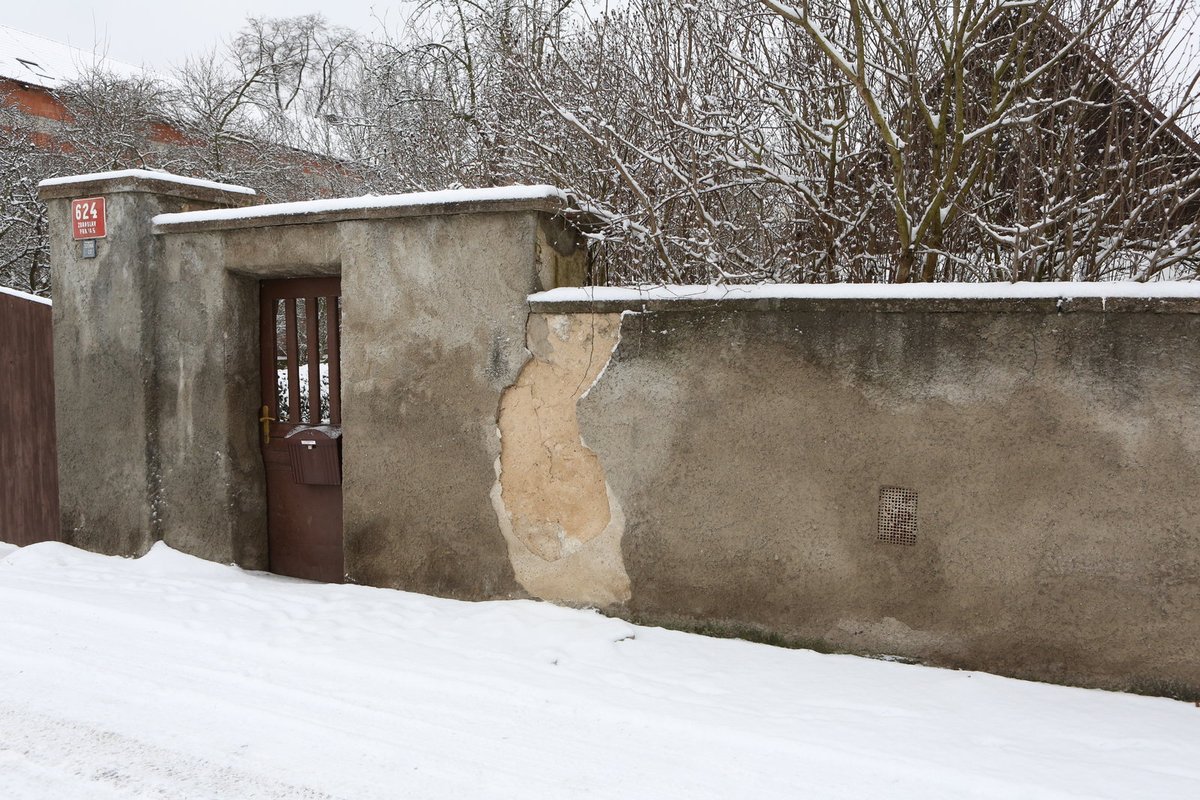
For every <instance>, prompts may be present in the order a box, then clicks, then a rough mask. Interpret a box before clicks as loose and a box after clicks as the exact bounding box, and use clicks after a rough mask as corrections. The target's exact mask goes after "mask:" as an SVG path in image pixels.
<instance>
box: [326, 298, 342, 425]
mask: <svg viewBox="0 0 1200 800" xmlns="http://www.w3.org/2000/svg"><path fill="white" fill-rule="evenodd" d="M341 302H342V301H341V298H339V297H326V298H325V341H326V349H327V351H328V352H327V354H326V355H327V358H328V359H329V421H330V422H331V423H332V424H334V425H341V424H342V367H341V363H342V354H341V352H340V350H341V321H342V319H341V318H342V314H341Z"/></svg>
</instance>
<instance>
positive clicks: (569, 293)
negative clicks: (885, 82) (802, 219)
mask: <svg viewBox="0 0 1200 800" xmlns="http://www.w3.org/2000/svg"><path fill="white" fill-rule="evenodd" d="M1074 298H1099V299H1102V300H1103V299H1117V298H1146V299H1171V298H1182V299H1186V298H1200V281H1157V282H1153V283H1135V282H1132V281H1110V282H1079V283H1071V282H1051V281H1047V282H1022V283H906V284H893V283H826V284H811V283H803V284H795V283H782V284H761V285H755V286H639V287H628V288H626V287H610V286H585V287H579V288H563V289H552V290H550V291H547V292H538V293H536V294H532V295H530V296H529V302H530V303H531V304H532V305H534V306H545V305H556V306H557V305H561V304H570V303H581V304H596V303H606V304H625V305H629V306H636V305H640V304H643V303H655V304H659V303H669V302H675V301H683V302H696V301H700V302H716V301H721V300H783V299H801V300H1027V299H1038V300H1066V299H1074Z"/></svg>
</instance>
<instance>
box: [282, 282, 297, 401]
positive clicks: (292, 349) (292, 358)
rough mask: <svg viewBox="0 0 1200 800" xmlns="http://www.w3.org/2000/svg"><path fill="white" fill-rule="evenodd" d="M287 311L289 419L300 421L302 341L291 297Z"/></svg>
mask: <svg viewBox="0 0 1200 800" xmlns="http://www.w3.org/2000/svg"><path fill="white" fill-rule="evenodd" d="M284 302H285V303H286V304H287V305H286V308H287V311H286V313H285V314H284V318H285V319H286V320H287V374H288V421H290V422H292V423H297V422H300V421H301V420H300V342H299V341H298V340H297V332H296V301H295V299H294V298H291V297H289V298H288V299H287V300H286V301H284Z"/></svg>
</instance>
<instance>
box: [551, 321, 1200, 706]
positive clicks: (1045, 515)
mask: <svg viewBox="0 0 1200 800" xmlns="http://www.w3.org/2000/svg"><path fill="white" fill-rule="evenodd" d="M860 308H861V306H860ZM946 309H947V311H946V313H936V312H928V313H876V312H872V311H869V310H867V311H856V308H855V303H854V302H853V301H848V302H845V303H843V304H841V305H839V306H838V307H837V308H834V309H831V308H822V309H821V310H819V311H804V310H803V309H796V310H774V311H761V312H755V311H745V310H741V311H737V312H729V311H723V310H722V309H721V307H720V304H717V305H716V306H713V307H711V308H710V309H708V310H691V311H681V312H672V311H665V312H648V313H641V314H629V315H627V316H626V317H625V318H624V321H623V324H622V326H621V331H620V344H619V345H618V347H617V349H616V351H615V353H614V354H613V357H612V361H611V363H610V364H609V365H608V368H607V371H606V372H605V373H604V375H603V376H602V377H601V378H600V380H599V381H598V382H597V384H596V385H595V387H593V388H592V390H591V392H590V393H589V394H588V396H587V397H586V398H585V399H584V400H582V401H581V402H580V403H579V419H580V427H581V429H582V434H583V439H584V440H585V441H586V442H587V443H588V444H589V445H590V446H591V448H592V449H593V450H594V451H595V452H596V453H597V454H598V456H599V458H600V460H601V461H602V462H603V465H604V472H605V475H606V478H607V481H608V483H609V485H610V486H611V490H612V492H613V494H614V495H615V496H616V497H617V498H618V499H619V501H620V505H621V506H622V507H623V509H624V516H625V532H624V536H623V538H622V549H623V557H624V564H625V566H626V569H627V570H628V573H629V577H630V579H631V581H632V597H631V599H630V600H629V602H628V604H627V605H626V606H625V608H626V610H627V611H628V612H631V613H636V614H639V615H642V616H645V617H659V618H664V619H676V620H687V619H692V620H705V619H716V620H723V621H728V622H732V623H734V624H735V625H736V624H745V625H750V626H755V627H762V628H767V629H770V630H773V631H777V632H780V633H783V634H787V635H790V636H795V637H802V638H810V639H816V640H821V641H823V642H825V643H827V644H829V645H832V646H834V647H837V648H843V649H848V650H852V651H860V652H873V653H891V654H898V655H903V656H910V657H914V658H919V659H925V660H928V661H931V662H935V663H941V664H949V665H962V666H969V667H972V668H980V669H987V670H992V671H996V672H1000V673H1007V674H1015V675H1025V676H1030V677H1038V678H1043V679H1057V680H1067V681H1072V682H1082V683H1086V684H1094V685H1104V686H1125V687H1127V686H1134V685H1142V686H1147V685H1149V686H1153V685H1161V683H1162V682H1170V681H1175V682H1182V683H1184V684H1190V685H1192V686H1196V685H1200V533H1198V530H1200V524H1198V523H1197V520H1198V519H1200V494H1198V493H1197V492H1196V485H1197V479H1198V478H1200V425H1198V424H1197V423H1196V418H1195V403H1196V398H1197V397H1200V362H1198V359H1197V358H1196V355H1195V353H1196V345H1197V343H1198V342H1200V316H1197V315H1195V314H1189V313H1171V314H1155V313H1142V312H1129V313H1107V314H1106V313H1074V314H1056V313H1053V311H1050V312H1049V313H1045V312H1040V311H1038V312H1028V313H1026V312H1013V313H985V312H979V311H972V312H970V313H954V312H953V304H950V306H947V307H946ZM578 316H579V317H580V318H581V319H585V318H587V317H588V315H585V314H580V315H578ZM532 327H533V325H532V323H531V328H532ZM885 486H894V487H903V488H908V489H912V490H915V491H916V492H918V495H919V501H918V514H917V521H918V533H917V541H916V544H915V545H914V546H903V545H896V544H890V543H886V542H882V541H878V539H877V536H876V532H877V527H876V514H877V509H878V501H879V491H880V488H881V487H885Z"/></svg>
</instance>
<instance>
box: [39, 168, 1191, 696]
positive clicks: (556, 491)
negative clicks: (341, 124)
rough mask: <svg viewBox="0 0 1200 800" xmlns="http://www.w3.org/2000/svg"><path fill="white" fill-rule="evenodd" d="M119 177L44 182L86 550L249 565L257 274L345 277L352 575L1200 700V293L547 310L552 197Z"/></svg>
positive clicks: (255, 509)
mask: <svg viewBox="0 0 1200 800" xmlns="http://www.w3.org/2000/svg"><path fill="white" fill-rule="evenodd" d="M106 181H107V182H105V181H100V182H97V181H96V180H91V181H90V182H89V180H87V179H78V180H77V181H76V183H74V184H68V185H59V186H56V187H50V188H49V189H48V190H47V196H48V199H49V201H50V210H51V225H52V254H53V259H54V269H55V286H56V293H57V297H56V303H55V307H54V311H55V349H56V353H57V357H56V364H57V367H56V370H57V371H56V384H57V389H58V401H57V409H58V422H59V425H58V430H59V453H60V470H59V471H60V480H61V483H62V520H63V527H64V534H65V538H66V539H67V540H68V541H70V542H72V543H74V544H77V545H80V546H84V547H88V548H89V549H93V550H99V551H102V552H112V553H122V554H129V555H133V554H138V553H140V552H144V551H145V550H146V549H147V548H148V547H149V546H150V544H151V543H152V542H153V541H155V540H158V539H162V540H165V541H167V542H168V543H169V544H171V545H172V546H174V547H177V548H179V549H181V550H184V551H186V552H190V553H194V554H196V555H200V556H203V557H205V558H209V559H213V560H218V561H225V562H230V561H232V562H236V563H238V564H241V565H243V566H246V567H254V568H265V567H266V566H267V564H268V560H267V555H268V554H267V537H266V505H265V503H266V501H265V492H264V484H263V467H262V461H261V457H260V454H259V447H258V431H257V415H258V406H259V362H258V285H259V281H260V280H262V279H265V278H281V277H307V276H325V275H340V276H341V283H342V295H343V297H342V303H343V311H342V326H343V327H342V364H341V368H342V386H343V395H342V400H343V429H344V439H343V444H344V449H343V454H344V484H343V509H344V511H343V514H344V516H343V522H344V532H345V545H344V546H345V565H346V577H347V579H348V580H351V581H356V582H360V583H367V584H371V585H376V586H388V587H397V588H403V589H408V590H413V591H421V592H428V593H434V594H439V595H447V596H454V597H460V598H504V597H528V596H531V597H538V598H544V599H547V600H553V601H556V602H563V603H570V604H576V605H593V606H599V607H603V608H605V609H608V610H610V611H612V612H613V613H618V614H623V615H627V616H631V617H636V618H639V619H643V620H662V621H669V622H673V623H677V624H711V623H714V622H715V623H717V624H720V625H723V626H725V627H726V628H728V629H729V630H732V631H734V632H737V631H757V632H759V633H762V632H768V633H773V634H779V635H783V636H786V637H790V638H792V639H794V640H797V641H803V642H809V643H815V644H819V645H821V646H827V647H831V648H835V649H842V650H848V651H853V652H863V653H885V654H892V655H898V656H904V657H909V658H914V659H919V660H923V661H927V662H930V663H937V664H946V665H954V666H966V667H973V668H980V669H987V670H992V671H995V672H1000V673H1006V674H1013V675H1023V676H1030V677H1037V678H1042V679H1052V680H1063V681H1068V682H1075V683H1083V684H1088V685H1100V686H1110V687H1116V688H1128V687H1140V688H1148V689H1152V690H1153V689H1159V690H1162V689H1163V688H1164V687H1167V686H1169V685H1176V686H1191V687H1200V533H1198V531H1200V523H1197V520H1198V519H1200V496H1198V495H1197V492H1196V486H1197V478H1200V426H1197V424H1196V422H1195V404H1196V398H1197V397H1200V366H1198V359H1197V357H1196V352H1197V345H1198V344H1200V299H1195V298H1193V299H1175V300H1170V299H1141V300H1138V299H1129V298H1126V299H1109V300H1107V301H1103V300H1100V299H1092V300H1076V301H1069V300H1062V301H1058V300H1055V299H1045V300H1012V299H1009V300H973V301H971V300H933V299H909V300H898V299H893V300H861V299H859V300H849V299H846V300H817V299H811V298H810V299H798V298H792V299H778V298H777V299H757V300H745V301H741V300H724V301H715V302H713V301H708V300H704V301H686V300H684V301H670V302H662V303H653V302H652V303H645V302H637V303H629V302H626V301H624V300H620V299H613V300H600V301H588V302H581V301H578V300H556V299H553V297H548V296H545V295H541V296H538V297H534V298H532V299H530V298H529V295H530V293H532V292H538V291H540V290H543V289H549V288H552V287H554V286H563V285H577V284H579V283H580V282H581V281H582V279H583V276H584V274H585V268H586V263H585V261H586V259H585V252H584V251H583V249H582V248H581V247H580V244H579V241H578V238H577V236H576V234H575V233H574V232H573V231H571V230H570V228H569V227H568V226H567V225H566V224H565V223H564V222H563V220H562V218H561V215H560V213H559V212H560V211H561V209H562V203H563V199H562V198H561V196H559V195H557V194H555V193H554V192H553V191H551V192H550V193H549V194H547V195H545V196H541V195H538V193H537V192H536V191H534V192H532V193H527V195H526V197H525V199H519V198H515V197H509V198H507V199H496V198H494V197H492V198H491V199H488V200H486V201H480V200H476V201H470V202H468V201H456V202H453V203H441V204H438V203H433V204H430V203H428V202H424V201H423V202H424V204H422V203H416V204H407V201H404V200H400V201H397V202H396V204H393V205H389V204H388V202H376V201H372V202H371V203H365V204H357V205H356V204H355V203H353V202H348V203H346V204H343V205H341V206H337V205H336V204H335V205H332V206H331V205H329V204H316V205H310V206H305V205H304V204H300V205H299V206H292V205H286V206H278V207H267V206H264V207H261V208H257V209H253V210H252V213H251V211H237V212H222V211H211V212H204V213H201V214H198V215H197V214H166V215H164V216H159V217H158V218H157V221H156V222H155V221H153V220H152V217H153V215H154V214H156V213H159V212H162V211H181V210H184V209H185V208H186V207H188V206H189V205H208V206H213V205H219V204H221V203H226V204H228V203H234V202H238V198H237V197H236V194H237V193H236V192H233V191H232V190H230V191H224V192H222V191H218V190H214V189H211V188H210V189H203V190H202V189H200V188H197V187H188V186H187V185H186V184H180V185H170V186H164V185H162V184H163V182H164V181H165V179H155V180H153V181H150V182H149V183H147V182H146V181H145V179H143V178H138V179H136V180H134V179H129V178H122V179H116V178H110V179H106ZM131 181H132V182H131ZM167 183H169V181H167ZM94 194H102V195H104V196H106V197H108V198H109V231H110V234H109V239H108V240H105V241H103V242H101V250H100V257H99V258H97V259H95V260H82V259H80V258H79V253H78V251H77V249H76V246H75V244H74V243H73V242H72V241H71V240H70V239H69V238H68V235H69V234H68V231H69V226H68V225H67V224H66V223H67V219H66V215H67V208H68V206H67V203H68V200H69V199H70V198H71V197H82V196H90V195H94ZM389 202H390V201H389ZM884 488H899V489H904V490H908V491H910V492H912V493H915V497H916V503H917V505H916V512H915V516H914V515H911V514H910V515H909V516H908V517H907V518H906V519H907V520H908V521H910V522H912V521H915V524H916V531H915V539H914V541H913V542H912V543H911V544H897V543H894V542H889V541H881V540H880V539H879V538H878V535H877V533H878V525H877V521H878V520H877V517H878V513H879V508H880V498H881V489H884Z"/></svg>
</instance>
